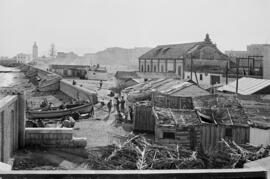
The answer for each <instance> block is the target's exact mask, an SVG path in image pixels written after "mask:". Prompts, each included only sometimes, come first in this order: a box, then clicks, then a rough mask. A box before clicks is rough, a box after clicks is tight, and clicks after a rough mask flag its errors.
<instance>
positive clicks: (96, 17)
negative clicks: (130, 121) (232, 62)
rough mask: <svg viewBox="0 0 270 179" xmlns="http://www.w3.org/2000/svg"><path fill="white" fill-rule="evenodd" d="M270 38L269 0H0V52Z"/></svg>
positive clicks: (227, 43) (222, 45) (242, 45)
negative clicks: (208, 39) (34, 47)
mask: <svg viewBox="0 0 270 179" xmlns="http://www.w3.org/2000/svg"><path fill="white" fill-rule="evenodd" d="M206 33H209V35H210V38H211V39H212V41H213V42H214V43H216V44H217V46H218V48H219V49H220V50H221V51H225V50H245V49H246V45H248V44H254V43H270V0H0V56H9V57H12V56H15V55H16V54H17V53H21V52H22V53H32V46H33V44H34V42H35V41H36V42H37V44H38V47H39V54H41V55H48V52H49V48H50V45H51V44H52V43H54V44H55V47H56V50H57V51H66V52H69V51H73V52H75V53H78V54H80V55H82V54H84V53H92V52H96V51H99V50H103V49H105V48H109V47H123V48H134V47H155V46H157V45H161V44H175V43H184V42H197V41H202V40H203V39H204V37H205V34H206Z"/></svg>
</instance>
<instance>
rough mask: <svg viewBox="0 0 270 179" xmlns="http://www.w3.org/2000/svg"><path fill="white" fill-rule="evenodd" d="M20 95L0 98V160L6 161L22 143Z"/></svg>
mask: <svg viewBox="0 0 270 179" xmlns="http://www.w3.org/2000/svg"><path fill="white" fill-rule="evenodd" d="M21 98H22V97H21V96H20V95H7V96H5V97H4V98H2V99H1V100H0V162H4V163H7V162H8V161H9V159H10V158H11V157H12V156H13V154H14V152H15V151H16V150H17V149H18V148H19V147H23V145H24V137H23V136H24V108H23V104H22V102H21V100H22V99H21Z"/></svg>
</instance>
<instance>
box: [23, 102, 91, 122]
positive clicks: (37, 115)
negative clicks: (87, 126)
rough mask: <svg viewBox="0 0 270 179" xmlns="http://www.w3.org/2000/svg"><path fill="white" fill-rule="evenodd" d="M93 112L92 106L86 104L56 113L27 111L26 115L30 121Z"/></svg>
mask: <svg viewBox="0 0 270 179" xmlns="http://www.w3.org/2000/svg"><path fill="white" fill-rule="evenodd" d="M92 110H93V106H92V104H84V105H82V106H78V107H74V108H70V109H64V110H56V111H27V113H26V115H27V118H28V119H44V118H59V117H63V116H67V115H71V114H72V113H73V112H79V113H89V112H91V111H92Z"/></svg>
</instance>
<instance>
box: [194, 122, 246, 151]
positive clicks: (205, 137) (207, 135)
mask: <svg viewBox="0 0 270 179" xmlns="http://www.w3.org/2000/svg"><path fill="white" fill-rule="evenodd" d="M197 128H200V131H201V144H202V147H203V149H204V151H205V152H206V153H210V152H213V151H215V149H218V150H223V147H224V146H222V145H218V143H219V141H220V140H221V138H224V139H229V138H228V137H226V136H225V131H226V128H232V138H231V140H233V141H235V142H236V143H238V144H244V143H248V142H249V127H244V126H226V125H215V124H203V125H200V126H197ZM216 147H217V148H216Z"/></svg>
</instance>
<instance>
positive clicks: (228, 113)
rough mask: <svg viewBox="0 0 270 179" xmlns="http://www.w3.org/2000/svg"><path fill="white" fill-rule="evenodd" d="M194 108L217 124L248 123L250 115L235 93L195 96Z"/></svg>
mask: <svg viewBox="0 0 270 179" xmlns="http://www.w3.org/2000/svg"><path fill="white" fill-rule="evenodd" d="M193 104H194V108H195V109H196V110H198V111H199V114H200V113H202V114H204V115H206V116H208V117H209V118H211V119H210V121H215V122H216V123H217V124H227V125H230V124H234V125H237V124H239V125H248V124H249V120H248V116H247V114H246V113H245V110H244V108H243V106H242V105H241V103H240V101H239V99H238V98H237V96H235V95H221V94H219V95H208V96H200V97H194V98H193Z"/></svg>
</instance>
